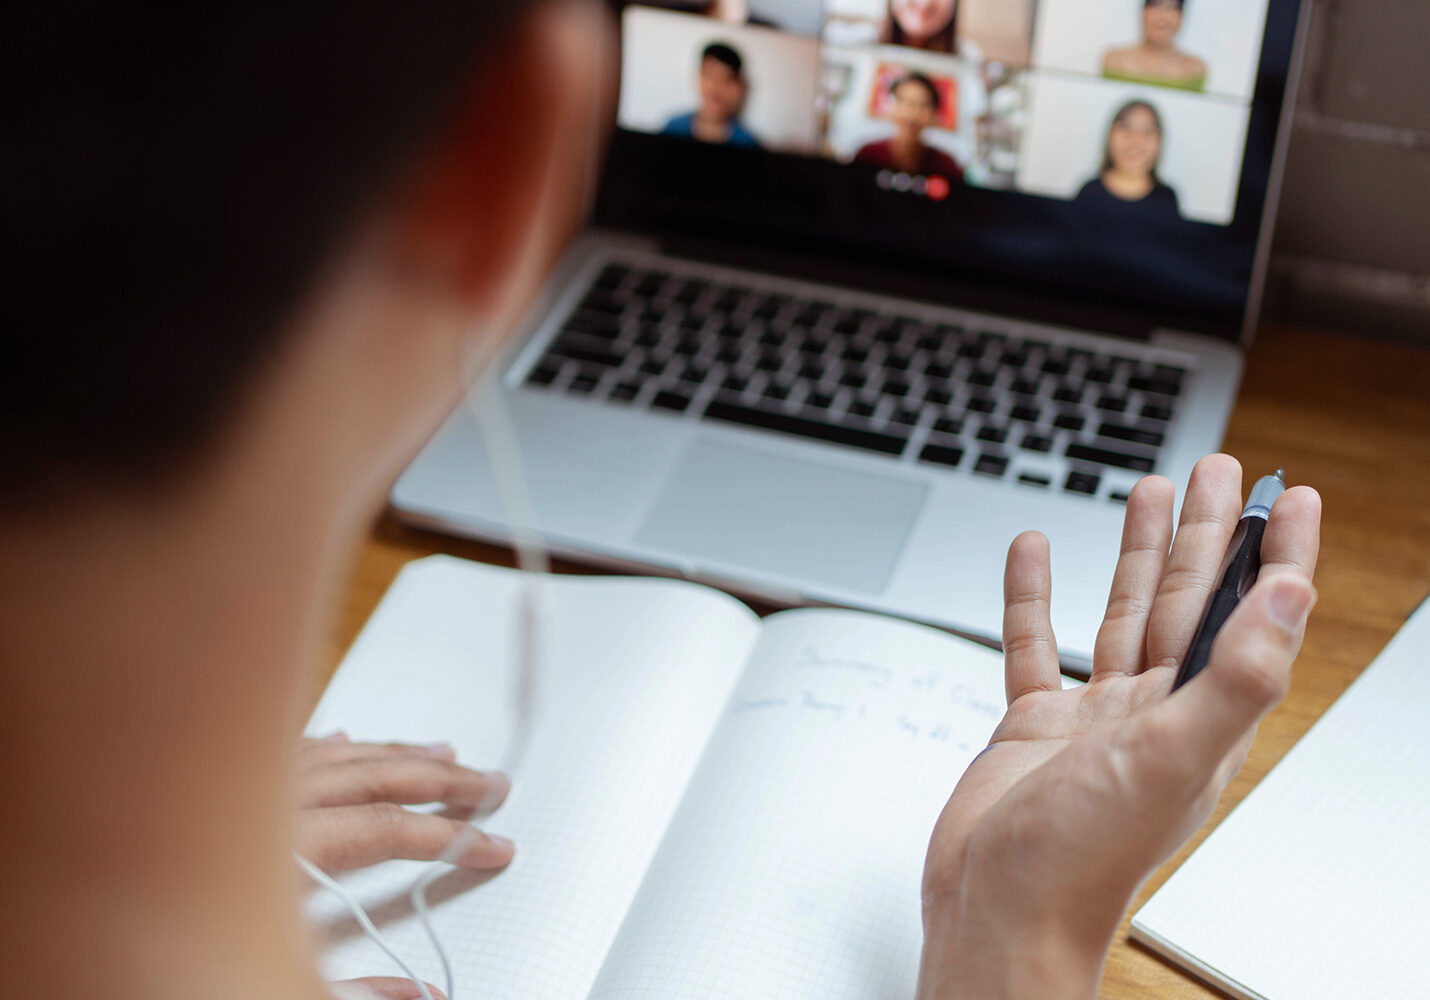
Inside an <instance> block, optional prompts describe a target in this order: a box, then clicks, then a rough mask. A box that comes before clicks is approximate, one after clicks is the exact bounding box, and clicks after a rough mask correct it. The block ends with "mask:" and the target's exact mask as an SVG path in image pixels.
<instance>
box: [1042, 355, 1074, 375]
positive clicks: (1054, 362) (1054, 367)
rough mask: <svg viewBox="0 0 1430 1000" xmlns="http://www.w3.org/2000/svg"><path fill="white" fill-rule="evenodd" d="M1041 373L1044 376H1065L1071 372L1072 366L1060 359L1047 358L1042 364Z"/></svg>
mask: <svg viewBox="0 0 1430 1000" xmlns="http://www.w3.org/2000/svg"><path fill="white" fill-rule="evenodd" d="M1042 371H1043V374H1044V375H1066V374H1067V373H1068V372H1070V371H1072V366H1071V365H1069V364H1068V363H1067V361H1065V360H1063V359H1062V358H1048V360H1046V361H1044V362H1043V368H1042Z"/></svg>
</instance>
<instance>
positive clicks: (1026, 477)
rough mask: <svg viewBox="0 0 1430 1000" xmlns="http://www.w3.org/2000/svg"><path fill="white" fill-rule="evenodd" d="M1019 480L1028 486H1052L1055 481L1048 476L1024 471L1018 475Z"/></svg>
mask: <svg viewBox="0 0 1430 1000" xmlns="http://www.w3.org/2000/svg"><path fill="white" fill-rule="evenodd" d="M1018 482H1020V483H1023V484H1025V485H1028V486H1051V485H1052V484H1053V481H1052V480H1051V479H1049V478H1048V477H1047V476H1040V475H1036V474H1034V473H1032V472H1024V473H1021V474H1020V475H1019V476H1018Z"/></svg>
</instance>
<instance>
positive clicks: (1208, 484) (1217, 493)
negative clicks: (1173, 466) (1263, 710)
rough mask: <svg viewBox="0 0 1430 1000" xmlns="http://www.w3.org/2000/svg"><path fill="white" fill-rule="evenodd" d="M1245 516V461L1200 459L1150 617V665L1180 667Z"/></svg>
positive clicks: (1189, 486)
mask: <svg viewBox="0 0 1430 1000" xmlns="http://www.w3.org/2000/svg"><path fill="white" fill-rule="evenodd" d="M1240 519H1241V465H1240V464H1239V463H1238V462H1237V461H1236V459H1234V458H1232V457H1231V456H1230V455H1208V456H1207V457H1206V458H1203V459H1202V460H1201V461H1200V462H1198V463H1197V465H1196V468H1195V469H1193V470H1192V477H1191V480H1190V481H1189V482H1188V484H1187V495H1186V498H1185V499H1184V500H1183V501H1182V517H1181V521H1180V523H1179V524H1178V525H1177V534H1176V537H1175V538H1174V539H1173V541H1172V551H1171V554H1170V555H1169V556H1168V557H1167V565H1166V569H1165V572H1164V573H1163V576H1162V583H1161V586H1160V587H1159V588H1158V590H1157V597H1156V599H1155V600H1154V601H1153V604H1152V613H1151V615H1150V616H1149V617H1148V619H1147V667H1148V668H1151V667H1162V666H1167V667H1172V668H1174V669H1175V668H1176V667H1177V666H1178V665H1179V664H1180V663H1181V661H1182V657H1184V656H1185V655H1186V652H1187V647H1188V646H1189V645H1191V641H1192V634H1193V633H1194V632H1195V631H1196V629H1197V622H1198V621H1199V620H1200V618H1201V615H1202V611H1203V609H1204V608H1205V607H1206V603H1207V596H1208V595H1209V594H1210V593H1211V591H1212V588H1213V587H1214V586H1216V575H1217V572H1218V571H1219V569H1220V568H1221V563H1222V560H1223V558H1224V557H1225V555H1226V547H1227V543H1228V542H1229V541H1230V540H1231V534H1232V532H1233V531H1235V530H1236V523H1237V521H1239V520H1240Z"/></svg>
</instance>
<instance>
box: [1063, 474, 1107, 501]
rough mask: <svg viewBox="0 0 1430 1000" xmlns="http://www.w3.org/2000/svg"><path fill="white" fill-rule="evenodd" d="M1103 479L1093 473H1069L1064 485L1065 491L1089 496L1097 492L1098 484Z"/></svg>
mask: <svg viewBox="0 0 1430 1000" xmlns="http://www.w3.org/2000/svg"><path fill="white" fill-rule="evenodd" d="M1101 479H1102V477H1101V476H1098V475H1096V474H1094V473H1091V472H1069V473H1068V479H1067V482H1065V483H1063V489H1065V490H1067V491H1068V492H1069V493H1085V494H1087V495H1088V496H1091V495H1093V494H1094V493H1096V492H1097V484H1098V483H1099V482H1101Z"/></svg>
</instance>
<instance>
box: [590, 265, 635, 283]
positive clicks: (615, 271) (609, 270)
mask: <svg viewBox="0 0 1430 1000" xmlns="http://www.w3.org/2000/svg"><path fill="white" fill-rule="evenodd" d="M630 273H631V269H630V268H628V267H626V266H625V265H623V264H607V265H606V266H605V267H604V268H602V269H601V273H600V274H598V275H597V276H596V282H595V283H596V285H597V286H598V287H600V288H615V287H616V286H617V285H619V284H620V283H621V282H623V281H625V280H626V275H628V274H630Z"/></svg>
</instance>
